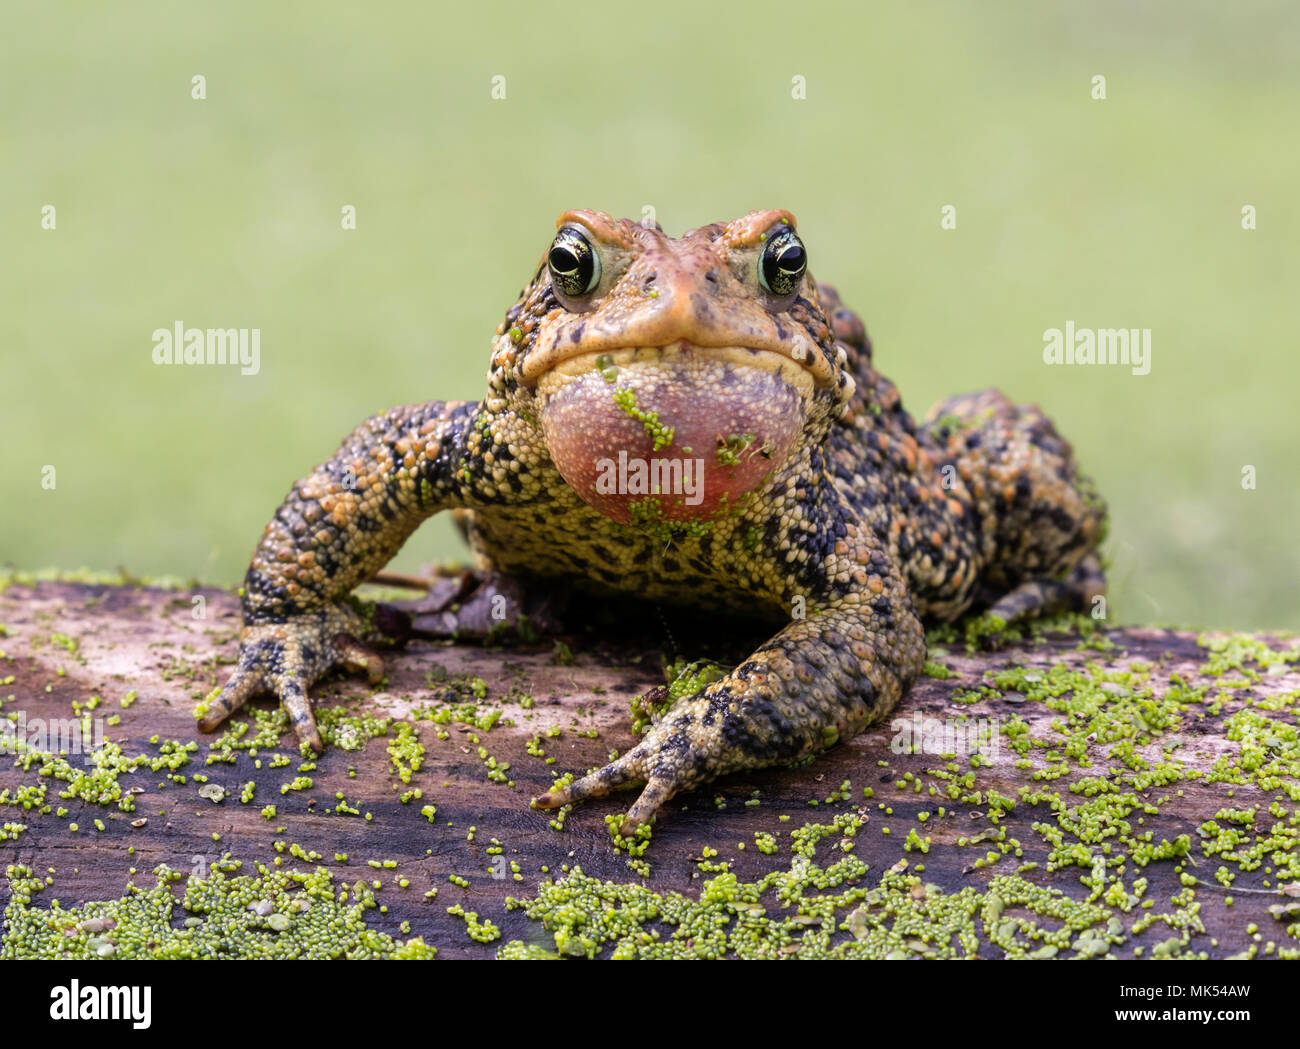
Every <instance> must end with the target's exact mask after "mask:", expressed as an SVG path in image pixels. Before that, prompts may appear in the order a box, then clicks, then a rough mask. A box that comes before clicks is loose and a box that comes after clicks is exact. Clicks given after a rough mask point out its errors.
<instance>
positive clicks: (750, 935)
mask: <svg viewBox="0 0 1300 1049" xmlns="http://www.w3.org/2000/svg"><path fill="white" fill-rule="evenodd" d="M173 585H174V586H177V587H179V586H180V584H179V583H177V584H173ZM195 597H202V598H203V601H202V602H201V604H202V605H203V606H205V608H206V615H205V616H204V617H202V618H196V617H195V616H194V614H193V610H194V608H195V607H197V606H198V605H197V603H196V602H195V601H194V598H195ZM652 621H653V620H652ZM0 623H2V624H3V630H0V731H2V732H4V733H6V735H5V736H4V737H3V739H5V740H7V741H9V742H10V743H12V744H13V745H12V746H9V747H8V749H7V751H6V753H4V754H3V755H0V862H2V863H3V865H4V867H5V873H6V877H5V879H4V880H3V881H0V905H3V907H4V911H5V927H4V937H3V941H0V956H2V957H6V958H30V957H68V958H91V957H93V958H102V959H110V958H137V957H164V958H181V957H355V958H404V957H411V958H420V957H430V956H432V955H433V954H434V953H435V951H436V953H437V954H438V956H439V957H442V958H448V957H451V958H457V957H466V958H494V957H495V958H534V957H600V958H613V957H618V958H623V957H647V958H650V957H693V958H713V957H737V958H787V957H788V958H823V957H825V958H905V957H936V958H949V957H951V958H964V957H980V958H989V959H993V958H1035V959H1047V958H1053V959H1058V960H1059V959H1067V958H1083V959H1089V958H1104V957H1115V958H1173V957H1178V958H1226V957H1241V958H1251V957H1260V958H1264V957H1286V958H1295V957H1300V730H1298V729H1297V720H1298V718H1297V714H1298V713H1300V711H1298V710H1297V706H1298V704H1300V643H1298V642H1297V641H1296V640H1295V639H1294V638H1288V637H1279V636H1268V635H1263V636H1242V635H1197V634H1195V633H1188V632H1179V631H1171V630H1158V629H1124V630H1102V629H1099V627H1098V624H1096V623H1093V622H1092V621H1091V620H1087V619H1078V618H1069V619H1060V620H1054V621H1050V622H1046V623H1043V624H1039V625H1038V626H1037V627H1036V628H1034V629H1032V630H1028V631H1025V630H1022V631H1018V632H1015V633H1013V632H1011V631H1004V632H1002V633H999V631H998V627H997V624H992V623H988V622H982V621H980V622H975V621H969V622H966V623H963V624H958V625H957V626H956V627H953V628H947V629H945V630H943V631H935V632H932V634H931V636H930V639H929V640H930V652H929V660H930V662H929V664H928V670H927V673H926V674H925V675H923V676H922V677H921V678H920V680H918V682H917V684H916V685H915V687H914V688H913V690H912V692H911V693H910V694H909V696H908V697H907V698H905V700H904V701H903V704H902V706H901V707H900V709H899V710H898V712H897V714H896V716H895V718H894V719H891V720H890V722H889V723H887V724H882V725H879V726H876V727H875V728H873V729H872V730H870V731H868V732H867V733H865V734H863V735H861V736H859V737H857V738H855V739H852V740H849V741H845V742H841V743H840V744H839V745H838V746H836V747H835V748H833V749H832V750H830V751H828V752H827V753H826V754H825V755H824V756H822V757H820V758H819V759H817V760H816V761H814V762H812V763H808V764H805V765H803V766H801V767H798V768H791V769H785V770H769V771H765V772H762V773H754V774H747V775H739V776H734V777H731V778H729V779H724V780H721V781H718V782H717V783H714V784H711V785H710V786H709V788H707V789H706V790H703V791H699V792H695V793H691V794H685V795H682V796H680V797H678V798H675V799H673V801H672V803H671V804H670V805H669V806H668V808H667V809H666V810H665V812H664V814H663V815H662V816H661V817H660V818H659V820H658V821H657V822H656V823H655V824H654V825H653V827H642V828H638V830H637V831H636V832H635V834H633V835H632V836H631V837H625V836H624V835H623V834H622V833H621V825H622V816H621V812H622V805H623V800H624V799H621V798H619V797H618V796H614V797H611V798H608V799H603V800H599V801H593V802H589V803H587V804H584V805H578V806H576V807H571V808H568V807H566V809H563V810H559V811H556V812H541V811H536V810H532V809H530V808H529V804H528V802H529V798H531V797H533V796H534V795H536V794H538V793H540V792H543V791H545V790H546V789H547V788H548V787H550V786H551V784H552V783H553V782H555V781H556V780H557V779H559V780H565V779H571V778H572V777H575V776H582V775H583V774H585V773H586V772H587V771H588V770H589V769H592V768H594V767H597V766H600V765H602V764H603V763H605V762H606V761H608V760H609V756H610V753H611V751H616V752H626V751H627V750H628V749H630V748H631V747H632V746H634V745H635V743H636V740H637V738H638V735H637V730H636V729H634V721H640V722H642V724H641V725H638V726H637V729H641V728H644V727H645V725H646V724H648V723H649V722H651V721H652V720H657V719H660V718H662V717H664V716H665V715H666V713H667V711H668V710H670V709H671V706H672V704H674V703H675V702H677V701H678V700H679V699H680V698H682V697H683V696H685V695H688V694H689V689H690V688H691V687H693V683H694V685H698V684H699V683H701V682H704V681H707V680H712V677H713V676H714V675H716V674H717V673H719V672H724V671H725V668H727V667H730V666H734V665H735V664H736V660H737V658H743V655H744V652H745V639H741V640H740V641H739V642H737V644H736V645H735V646H733V647H728V645H727V644H726V643H721V642H719V643H712V644H710V645H709V646H701V647H700V648H699V649H698V650H692V649H691V648H690V645H689V643H686V644H683V643H684V642H686V639H689V638H694V637H697V636H703V635H702V634H694V633H692V632H691V631H690V630H689V629H686V628H684V627H683V626H682V625H681V624H680V623H678V622H676V621H673V622H672V623H671V632H670V633H669V631H668V630H664V631H656V630H655V629H653V627H649V628H647V629H648V630H649V631H650V632H649V633H647V634H646V635H645V636H643V637H639V638H636V637H632V638H629V637H626V636H619V637H606V636H604V635H603V634H602V633H600V632H598V631H594V630H593V631H589V632H587V633H578V634H573V635H566V636H565V637H564V638H563V639H561V643H562V644H564V645H565V646H566V651H568V652H569V653H570V655H571V658H567V659H564V660H556V659H555V658H554V657H553V653H554V652H555V651H556V648H555V642H556V639H553V638H546V639H540V640H538V641H537V643H535V644H528V645H515V644H512V643H510V642H509V640H508V639H506V640H504V641H503V640H502V639H501V638H499V637H497V638H494V639H493V640H492V641H491V642H489V643H488V644H487V645H481V644H469V643H458V644H450V643H442V642H434V641H421V640H416V641H412V642H411V643H410V644H409V646H408V647H407V648H406V650H405V651H402V652H396V653H393V654H392V656H391V657H390V659H389V661H388V674H389V676H388V678H387V680H386V681H383V682H379V683H376V684H374V685H367V684H365V683H364V682H362V681H359V680H355V679H351V678H343V677H338V678H336V679H332V680H331V681H329V682H327V683H322V686H321V687H319V688H318V690H317V693H318V695H317V704H318V705H317V717H318V723H319V725H320V730H321V734H322V736H323V737H324V738H325V740H326V743H327V749H326V751H325V753H324V754H323V755H320V756H319V757H317V756H315V755H310V754H306V753H303V752H302V751H301V750H300V748H299V747H298V746H297V745H296V743H295V741H294V738H293V735H292V732H291V731H290V726H289V724H288V722H287V719H286V717H285V715H284V714H283V712H282V711H281V710H280V709H279V708H278V706H276V705H274V704H273V703H272V702H271V701H270V700H269V699H268V700H265V701H258V702H255V703H254V704H252V705H251V706H250V708H249V709H248V710H247V711H246V712H244V713H243V714H241V715H240V716H239V717H237V718H236V719H234V720H233V721H232V723H231V724H229V725H227V726H223V731H222V732H220V733H214V734H211V735H205V734H201V733H199V732H198V731H197V729H196V725H195V720H194V714H193V711H194V709H195V707H196V706H201V704H202V702H203V701H204V699H205V697H206V696H208V695H209V694H210V692H211V690H212V688H213V686H214V685H215V684H216V683H217V681H218V680H220V679H221V677H222V676H223V675H224V674H225V673H226V666H227V664H228V663H229V660H230V659H231V658H232V656H233V653H234V651H235V637H236V634H237V628H238V616H237V605H236V602H235V601H234V599H233V598H232V597H231V596H230V595H229V594H227V593H225V592H223V591H220V590H217V589H211V588H189V589H168V588H163V587H156V586H152V585H146V584H145V583H144V582H142V581H138V580H132V579H129V578H127V579H123V578H116V579H114V580H111V581H104V580H91V581H87V582H77V581H68V580H64V581H56V580H50V581H42V580H38V579H36V578H35V577H34V576H29V577H15V578H12V579H10V580H9V581H8V583H7V585H6V586H4V588H3V589H2V590H0ZM750 640H752V639H750ZM679 646H682V647H684V651H683V650H680V649H679ZM213 651H216V652H218V653H219V654H218V656H217V658H216V659H213V658H212V656H211V652H213ZM738 654H739V655H738ZM652 690H653V691H652ZM648 692H649V693H651V695H649V696H646V698H645V699H644V700H643V699H641V697H642V696H645V694H646V693H648ZM37 722H40V723H41V724H40V726H39V731H35V730H34V727H35V726H36V725H37ZM55 725H59V726H62V728H61V729H60V732H61V733H62V734H61V735H59V736H58V738H57V739H55V740H53V741H51V740H50V739H49V737H48V732H49V731H50V730H52V729H53V727H54V726H55ZM20 730H22V732H21V735H20ZM42 733H46V735H42ZM20 738H21V745H19V742H18V741H19V739H20ZM47 744H49V745H47ZM142 872H144V873H142Z"/></svg>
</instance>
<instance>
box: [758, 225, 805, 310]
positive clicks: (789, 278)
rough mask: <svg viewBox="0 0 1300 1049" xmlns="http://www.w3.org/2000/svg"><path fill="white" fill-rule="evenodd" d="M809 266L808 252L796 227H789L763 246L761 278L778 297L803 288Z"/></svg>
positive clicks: (784, 296) (760, 268)
mask: <svg viewBox="0 0 1300 1049" xmlns="http://www.w3.org/2000/svg"><path fill="white" fill-rule="evenodd" d="M807 269H808V253H807V252H806V251H805V250H804V246H803V241H801V240H800V239H799V236H798V234H796V233H795V231H794V230H792V229H789V228H786V229H785V230H783V231H782V232H780V233H778V234H777V235H776V236H775V237H772V238H771V239H770V240H769V241H768V242H767V243H766V244H765V245H764V246H763V256H762V258H760V259H759V260H758V279H759V281H760V282H762V285H763V287H765V288H766V289H767V290H768V291H770V292H771V293H772V294H773V295H775V296H776V297H777V298H781V299H784V298H787V297H788V296H790V295H793V294H794V293H795V291H796V290H798V288H799V282H800V281H801V280H803V275H804V273H805V272H806V271H807Z"/></svg>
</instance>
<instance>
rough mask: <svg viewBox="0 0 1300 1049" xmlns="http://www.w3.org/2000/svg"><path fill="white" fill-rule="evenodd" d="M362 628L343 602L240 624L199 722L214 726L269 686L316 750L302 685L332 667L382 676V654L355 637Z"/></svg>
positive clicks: (313, 722)
mask: <svg viewBox="0 0 1300 1049" xmlns="http://www.w3.org/2000/svg"><path fill="white" fill-rule="evenodd" d="M363 633H364V626H363V623H362V620H361V617H360V615H358V614H357V613H356V612H355V611H354V610H353V609H351V608H348V607H342V606H335V607H332V608H330V609H327V610H326V611H324V612H317V613H313V614H310V615H303V616H298V617H295V618H294V619H292V620H290V621H288V622H285V623H255V624H253V625H251V626H246V627H244V629H243V632H242V633H241V634H240V643H239V665H238V666H236V667H235V672H234V673H233V674H232V675H231V676H230V680H229V681H227V682H226V684H225V686H224V687H223V688H222V689H221V691H220V693H218V694H217V696H216V697H215V698H213V699H212V701H211V702H210V703H209V704H208V707H207V710H206V711H205V712H204V714H203V718H202V720H201V721H200V722H199V728H200V729H201V730H202V731H204V732H212V731H214V730H215V729H216V728H217V727H218V726H219V725H220V724H221V723H222V722H223V721H225V720H226V718H228V717H230V715H231V714H233V713H234V712H235V711H236V710H238V709H239V708H240V707H242V706H243V705H244V704H245V703H246V702H248V700H249V698H250V697H252V696H254V695H257V694H258V693H259V692H270V693H273V694H274V695H275V696H277V697H278V698H279V700H280V703H281V705H282V706H283V707H284V709H285V712H286V713H287V714H288V715H289V720H290V721H291V722H292V724H293V729H294V733H295V734H296V735H297V737H298V740H299V742H301V743H306V744H307V745H308V746H310V747H311V749H312V750H314V751H315V752H316V753H317V754H319V753H320V752H321V751H322V750H324V749H325V748H324V744H323V743H322V742H321V738H320V731H319V730H318V729H317V727H316V717H315V715H314V714H313V713H312V708H311V700H310V699H309V698H308V696H307V689H309V688H310V687H311V686H312V685H313V684H314V683H315V682H316V681H317V680H319V679H320V678H321V677H322V676H323V675H324V674H326V673H327V672H328V671H330V670H331V669H333V668H335V667H340V668H342V669H344V670H348V671H364V672H365V674H366V675H367V677H368V678H369V680H370V683H371V684H372V685H373V684H378V683H379V682H380V681H382V680H383V677H384V664H383V660H381V659H380V657H379V656H378V655H376V654H375V653H374V652H372V651H371V650H370V649H369V648H367V647H366V646H365V645H363V644H362V643H361V642H360V641H358V640H357V637H358V635H362V634H363Z"/></svg>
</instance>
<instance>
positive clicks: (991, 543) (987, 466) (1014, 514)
mask: <svg viewBox="0 0 1300 1049" xmlns="http://www.w3.org/2000/svg"><path fill="white" fill-rule="evenodd" d="M921 432H922V434H923V437H924V439H926V441H927V443H930V442H932V444H931V447H933V448H934V451H933V452H932V454H933V455H934V456H935V463H936V466H937V468H938V469H937V474H938V475H939V476H941V477H942V476H944V475H949V476H951V477H952V478H953V479H954V482H955V487H954V488H953V493H954V497H956V498H957V500H958V502H961V503H964V504H965V505H966V506H967V508H968V510H967V512H968V514H969V516H970V518H971V519H972V521H973V522H974V523H975V526H976V528H977V530H978V547H979V552H978V557H979V562H980V571H979V584H978V587H977V594H976V602H977V604H979V605H986V606H992V607H991V609H990V610H991V611H993V612H994V613H995V614H996V615H998V616H1000V617H1001V618H1003V619H1006V620H1008V621H1010V620H1012V619H1019V618H1024V617H1025V616H1028V615H1036V614H1039V613H1040V612H1042V611H1045V610H1047V609H1051V608H1057V607H1070V606H1071V605H1072V606H1073V607H1075V608H1078V607H1080V606H1081V605H1083V604H1086V603H1090V602H1091V601H1092V599H1093V598H1095V597H1097V596H1099V595H1101V594H1103V593H1104V592H1105V582H1104V580H1103V578H1102V573H1101V563H1100V560H1099V559H1098V558H1097V557H1096V550H1097V546H1098V544H1099V543H1100V542H1101V541H1102V539H1103V538H1104V535H1105V530H1106V504H1105V503H1104V502H1103V501H1102V499H1101V497H1100V495H1099V494H1098V493H1097V490H1096V487H1095V486H1094V485H1093V483H1092V481H1091V480H1090V479H1089V478H1088V477H1087V476H1085V475H1084V474H1082V473H1080V472H1079V469H1078V465H1077V463H1076V462H1075V460H1074V453H1073V451H1072V450H1071V448H1070V445H1069V443H1068V442H1067V441H1066V440H1065V439H1064V438H1062V437H1061V435H1060V434H1059V433H1057V431H1056V427H1055V426H1054V425H1053V424H1052V421H1051V420H1050V419H1049V418H1047V416H1046V415H1044V414H1043V413H1042V412H1041V411H1040V410H1039V409H1038V408H1037V407H1036V406H1034V405H1018V404H1013V403H1012V402H1011V401H1010V400H1008V399H1007V398H1006V397H1005V396H1004V395H1003V394H1001V393H999V392H998V391H997V390H984V391H982V392H980V393H974V394H966V395H963V396H960V397H953V398H950V399H949V400H947V401H944V402H943V403H941V404H939V405H936V406H935V408H934V409H932V410H931V412H930V416H929V418H928V420H927V422H926V423H925V425H924V426H923V427H922V428H921ZM924 603H927V604H932V602H924ZM949 611H950V612H952V613H957V614H959V613H960V611H961V609H960V608H953V609H950V610H949Z"/></svg>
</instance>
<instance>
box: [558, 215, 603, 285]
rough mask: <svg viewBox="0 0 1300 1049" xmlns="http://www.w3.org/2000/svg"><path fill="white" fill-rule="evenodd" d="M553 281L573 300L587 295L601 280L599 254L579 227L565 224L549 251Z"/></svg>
mask: <svg viewBox="0 0 1300 1049" xmlns="http://www.w3.org/2000/svg"><path fill="white" fill-rule="evenodd" d="M546 266H547V268H548V269H549V270H550V271H551V283H552V284H554V285H555V287H556V288H557V289H558V290H559V291H560V292H561V293H562V294H564V295H567V296H568V297H569V298H571V299H580V298H582V296H584V295H587V294H589V293H590V292H591V290H592V289H593V288H594V287H595V286H596V284H597V283H598V282H599V281H600V256H599V255H597V254H596V250H595V249H594V248H593V247H592V246H591V242H590V241H589V240H587V238H586V237H584V236H583V235H582V232H581V231H580V230H577V229H574V228H573V227H572V226H566V227H565V228H564V229H562V230H560V232H559V233H557V234H556V236H555V240H554V241H553V242H552V244H551V250H550V251H549V252H547V254H546Z"/></svg>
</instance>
